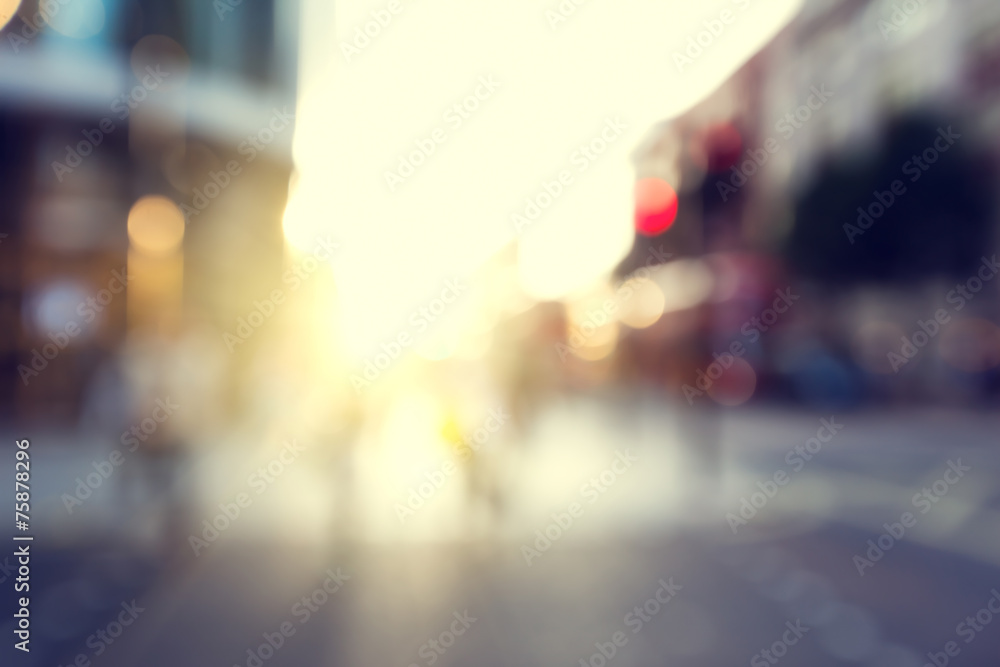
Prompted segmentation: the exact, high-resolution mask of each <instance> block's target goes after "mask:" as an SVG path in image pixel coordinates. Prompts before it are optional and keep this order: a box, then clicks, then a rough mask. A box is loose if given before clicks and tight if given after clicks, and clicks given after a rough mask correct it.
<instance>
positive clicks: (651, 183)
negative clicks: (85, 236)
mask: <svg viewBox="0 0 1000 667" xmlns="http://www.w3.org/2000/svg"><path fill="white" fill-rule="evenodd" d="M676 218H677V193H676V192H675V191H674V189H673V188H672V187H671V186H670V184H669V183H667V182H666V181H664V180H662V179H659V178H643V179H640V180H639V182H638V183H636V184H635V228H636V230H637V231H638V232H639V233H640V234H644V235H646V236H656V235H657V234H662V233H663V232H665V231H667V229H669V228H670V225H672V224H674V220H675V219H676Z"/></svg>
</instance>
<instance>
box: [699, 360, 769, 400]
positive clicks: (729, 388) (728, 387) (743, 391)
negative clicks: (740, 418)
mask: <svg viewBox="0 0 1000 667" xmlns="http://www.w3.org/2000/svg"><path fill="white" fill-rule="evenodd" d="M724 357H725V355H724ZM713 363H715V364H718V365H719V368H718V369H715V368H712V367H709V377H711V376H712V375H716V374H717V373H718V371H719V370H721V371H722V375H721V376H720V377H719V378H718V379H716V380H715V381H714V382H713V384H712V386H711V387H709V388H708V395H709V396H711V397H712V398H713V399H714V400H715V402H716V403H719V404H720V405H725V406H727V407H736V406H737V405H743V404H744V403H746V402H747V401H749V400H750V397H751V396H753V393H754V391H756V389H757V373H756V372H754V369H753V366H751V365H750V364H749V363H747V362H746V360H744V359H739V358H734V359H732V364H731V365H730V366H729V368H725V365H724V364H721V363H720V362H713Z"/></svg>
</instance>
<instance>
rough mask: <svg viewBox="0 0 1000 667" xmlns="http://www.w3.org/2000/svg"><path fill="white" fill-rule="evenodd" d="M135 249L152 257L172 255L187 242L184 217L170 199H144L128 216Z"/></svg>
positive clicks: (129, 230) (156, 197) (129, 234)
mask: <svg viewBox="0 0 1000 667" xmlns="http://www.w3.org/2000/svg"><path fill="white" fill-rule="evenodd" d="M128 237H129V240H131V242H132V246H133V247H134V248H136V249H137V250H139V251H141V252H144V253H147V254H150V255H169V254H170V253H172V252H174V251H175V250H177V249H178V248H179V247H180V245H181V242H182V241H183V240H184V214H183V213H182V212H181V210H180V209H179V208H177V205H176V204H174V203H173V202H172V201H170V200H169V199H167V198H166V197H160V196H151V197H143V198H142V199H140V200H139V201H137V202H136V203H135V205H133V206H132V210H131V211H129V214H128Z"/></svg>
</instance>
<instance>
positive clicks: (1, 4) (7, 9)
mask: <svg viewBox="0 0 1000 667" xmlns="http://www.w3.org/2000/svg"><path fill="white" fill-rule="evenodd" d="M20 6H21V0H0V29H2V28H3V27H4V26H5V25H7V24H8V23H10V20H11V19H12V18H14V14H16V13H17V9H18V7H20Z"/></svg>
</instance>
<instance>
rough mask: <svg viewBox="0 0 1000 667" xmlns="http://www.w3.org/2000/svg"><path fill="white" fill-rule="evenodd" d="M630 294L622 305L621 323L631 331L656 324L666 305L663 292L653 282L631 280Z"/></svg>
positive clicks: (648, 280)
mask: <svg viewBox="0 0 1000 667" xmlns="http://www.w3.org/2000/svg"><path fill="white" fill-rule="evenodd" d="M629 286H630V287H631V288H632V291H633V292H632V294H631V295H630V296H629V297H628V298H627V299H625V300H624V303H622V313H621V318H620V319H621V321H622V323H623V324H626V325H628V326H630V327H632V328H633V329H645V328H646V327H649V326H652V325H653V324H656V322H657V320H659V319H660V316H661V315H663V308H664V306H666V305H667V300H666V297H664V296H663V290H661V289H660V287H659V286H658V285H657V284H656V283H655V282H653V280H650V279H647V280H633V281H631V283H630V285H629Z"/></svg>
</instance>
